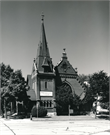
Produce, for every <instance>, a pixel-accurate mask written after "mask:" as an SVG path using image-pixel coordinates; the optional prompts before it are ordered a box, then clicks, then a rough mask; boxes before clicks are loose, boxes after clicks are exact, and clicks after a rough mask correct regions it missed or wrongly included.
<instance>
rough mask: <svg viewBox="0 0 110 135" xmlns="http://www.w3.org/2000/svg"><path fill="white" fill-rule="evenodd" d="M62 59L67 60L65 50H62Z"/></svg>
mask: <svg viewBox="0 0 110 135" xmlns="http://www.w3.org/2000/svg"><path fill="white" fill-rule="evenodd" d="M62 58H63V59H67V55H66V48H64V49H63V56H62Z"/></svg>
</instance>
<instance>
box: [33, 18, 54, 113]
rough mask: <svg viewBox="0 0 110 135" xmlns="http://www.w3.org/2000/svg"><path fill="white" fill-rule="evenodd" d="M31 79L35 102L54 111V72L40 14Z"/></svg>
mask: <svg viewBox="0 0 110 135" xmlns="http://www.w3.org/2000/svg"><path fill="white" fill-rule="evenodd" d="M31 79H32V89H33V90H34V91H35V95H36V101H37V103H39V104H40V105H41V106H44V107H45V108H47V110H48V113H50V112H51V113H52V112H53V113H55V112H56V111H55V108H54V100H55V72H54V70H53V64H52V59H51V57H50V54H49V48H48V45H47V40H46V34H45V27H44V15H42V19H41V34H40V41H39V44H38V48H37V56H36V58H35V59H34V61H33V68H32V74H31Z"/></svg>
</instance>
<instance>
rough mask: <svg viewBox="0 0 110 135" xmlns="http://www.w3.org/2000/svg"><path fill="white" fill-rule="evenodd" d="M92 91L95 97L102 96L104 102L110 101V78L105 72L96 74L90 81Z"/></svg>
mask: <svg viewBox="0 0 110 135" xmlns="http://www.w3.org/2000/svg"><path fill="white" fill-rule="evenodd" d="M89 83H90V91H91V93H92V95H93V97H95V96H97V94H98V95H101V96H102V97H103V100H104V101H106V102H108V101H109V77H108V76H107V74H106V73H105V72H104V71H100V72H98V73H94V74H93V75H92V77H91V78H90V80H89Z"/></svg>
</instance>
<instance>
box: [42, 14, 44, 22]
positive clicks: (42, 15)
mask: <svg viewBox="0 0 110 135" xmlns="http://www.w3.org/2000/svg"><path fill="white" fill-rule="evenodd" d="M43 21H44V14H43V12H42V22H43Z"/></svg>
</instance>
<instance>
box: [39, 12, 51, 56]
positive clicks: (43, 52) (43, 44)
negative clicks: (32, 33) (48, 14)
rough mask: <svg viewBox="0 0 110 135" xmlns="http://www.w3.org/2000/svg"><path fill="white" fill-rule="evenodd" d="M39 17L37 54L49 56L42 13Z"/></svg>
mask: <svg viewBox="0 0 110 135" xmlns="http://www.w3.org/2000/svg"><path fill="white" fill-rule="evenodd" d="M41 16H42V18H41V35H40V43H39V46H38V52H37V57H38V56H44V57H46V56H47V57H50V54H49V49H48V46H47V40H46V34H45V28H44V14H43V13H42V15H41Z"/></svg>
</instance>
